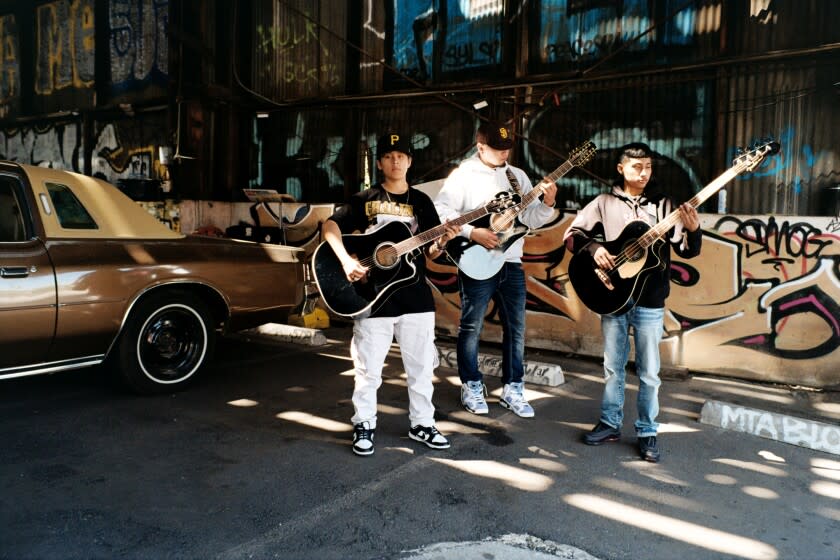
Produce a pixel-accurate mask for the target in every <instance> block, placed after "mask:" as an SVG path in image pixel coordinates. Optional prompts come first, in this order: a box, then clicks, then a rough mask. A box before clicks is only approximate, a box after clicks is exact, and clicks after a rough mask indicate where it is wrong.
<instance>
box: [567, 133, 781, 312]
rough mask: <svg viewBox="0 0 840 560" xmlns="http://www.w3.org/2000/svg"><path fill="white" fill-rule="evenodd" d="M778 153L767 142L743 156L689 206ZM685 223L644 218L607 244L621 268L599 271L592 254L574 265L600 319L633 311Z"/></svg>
mask: <svg viewBox="0 0 840 560" xmlns="http://www.w3.org/2000/svg"><path fill="white" fill-rule="evenodd" d="M778 151H779V144H778V143H777V142H766V143H764V144H762V145H761V146H759V147H757V148H755V149H753V150H752V151H750V152H747V153H744V154H743V155H740V156H738V157H737V158H735V159H734V160H733V162H732V164H733V165H732V167H730V168H729V169H727V170H726V171H725V172H724V173H723V174H721V175H720V176H719V177H718V178H716V179H715V180H714V181H712V182H711V183H709V184H708V185H707V186H706V187H704V188H703V189H702V190H701V191H700V192H699V193H697V194H696V195H695V196H694V198H692V199H691V200H689V201H688V202H689V204H691V205H692V206H694V207H695V208H697V207H698V206H700V205H701V204H702V203H703V202H705V201H706V200H707V199H708V198H709V197H710V196H712V195H713V194H714V193H716V192H717V191H719V190H720V189H721V188H723V186H724V185H726V183H728V182H729V181H731V180H732V179H733V178H735V176H737V175H738V174H739V173H742V172H744V171H752V170H753V169H755V168H756V167H758V164H759V163H761V162H762V160H764V158H765V157H766V156H767V155H768V154H775V153H776V152H778ZM679 221H680V215H679V209H677V210H674V211H673V212H671V213H670V214H668V216H666V217H665V218H663V219H662V220H661V221H660V222H659V223H657V224H656V225H655V226H653V227H650V226H649V225H648V224H647V223H646V222H644V221H642V220H636V221H632V222H630V223H629V224H627V226H626V227H625V228H624V230H623V231H622V232H621V235H619V236H618V238H616V239H614V240H612V241H607V242H604V243H602V245H603V246H604V247H605V248H606V249H607V251H609V252H610V254H611V255H615V257H616V258H615V266H614V267H613V268H611V269H608V270H602V269H601V268H600V267H598V265H596V264H595V260H594V259H593V257H592V255H591V254H590V253H589V251H587V250H585V249H583V250H581V251H578V252H577V253H576V254H575V255H574V256H573V257H572V260H571V261H570V262H569V280H570V281H571V283H572V287H574V289H575V292H577V295H578V297H579V298H580V299H581V301H582V302H583V303H584V304H585V305H586V307H588V308H589V309H591V310H592V311H594V312H595V313H598V314H600V315H610V314H621V313H624V312H625V311H628V310H629V309H631V308H632V307H633V306H634V305H635V300H636V299H637V298H638V296H639V294H640V293H641V292H642V289H644V286H645V282H646V281H647V278H648V276H649V275H650V273H651V272H652V271H654V270H656V269H660V270H661V269H662V268H663V267H664V266H665V263H664V261H663V259H662V250H663V248H664V247H665V243H666V242H665V241H664V240H663V239H662V238H663V237H664V236H665V234H667V233H668V231H670V230H671V228H673V227H674V226H675V225H676V224H677V222H679Z"/></svg>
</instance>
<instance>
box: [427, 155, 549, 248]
mask: <svg viewBox="0 0 840 560" xmlns="http://www.w3.org/2000/svg"><path fill="white" fill-rule="evenodd" d="M506 169H510V170H511V171H512V172H513V174H514V176H515V177H516V180H517V181H519V188H520V190H521V192H522V194H523V195H524V194H526V193H528V192H529V191H531V190H532V189H533V188H534V187H533V186H532V185H531V180H530V179H528V176H527V175H526V174H525V172H524V171H522V170H521V169H519V168H518V167H514V166H512V165H510V164H508V163H505V165H503V166H500V167H496V168H493V167H490V166H489V165H487V164H485V163H484V162H482V161H481V159H479V157H478V154H475V155H473V156H472V157H470V158H468V159H466V160H464V161H463V162H461V165H459V166H458V167H457V168H456V169H455V170H454V171H453V172H452V173H450V175H449V177H447V178H446V181H444V183H443V188H441V190H440V192H439V193H438V195H437V197H436V198H435V208H436V209H437V212H438V215H439V216H440V220H441V222H444V221H446V220H452V219H454V218H457V217H458V216H461V215H462V214H466V213H467V212H470V211H472V210H475V209H476V208H478V207H479V206H483V205H484V204H486V203H487V202H488V201H489V200H491V199H492V198H493V197H494V196H496V194H497V193H500V192H503V191H513V187H512V186H511V184H510V181H508V178H507V174H506V172H505V170H506ZM553 215H554V209H553V208H551V207H550V206H546V205H545V204H543V203H542V202H541V201H540V200H539V199H538V198H537V199H535V200H534V201H533V202H532V203H531V204H529V205H528V207H527V208H526V209H525V210H523V211H522V213H520V214H519V216H518V218H519V221H520V222H522V223H523V224H525V225H526V226H528V227H529V228H538V227H541V226H542V225H544V224H545V223H546V222H548V221H549V220H550V219H551V217H552V216H553ZM473 227H474V226H472V225H470V224H466V225H464V226H463V227H462V228H461V233H460V235H462V236H464V237H466V238H467V239H469V238H470V234H471V233H472V230H473ZM524 245H525V239H524V238H521V239H519V240H517V241H516V242H514V243H513V244H512V245H511V246H510V247H509V248H508V250H507V251H506V253H505V260H506V261H507V262H521V259H522V247H523V246H524Z"/></svg>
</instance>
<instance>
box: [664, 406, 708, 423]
mask: <svg viewBox="0 0 840 560" xmlns="http://www.w3.org/2000/svg"><path fill="white" fill-rule="evenodd" d="M659 410H661V411H662V412H668V413H670V414H676V415H677V416H685V417H686V418H691V419H692V420H698V419H699V418H700V413H699V412H694V411H692V410H685V409H683V408H675V407H673V406H663V407H662V408H660V409H659Z"/></svg>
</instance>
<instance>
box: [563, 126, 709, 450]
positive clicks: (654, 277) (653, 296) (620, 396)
mask: <svg viewBox="0 0 840 560" xmlns="http://www.w3.org/2000/svg"><path fill="white" fill-rule="evenodd" d="M617 169H618V175H619V176H618V178H617V180H616V182H615V183H614V185H613V188H612V191H611V192H609V193H605V194H601V195H599V196H598V197H596V198H595V199H594V200H593V201H592V202H590V203H589V204H587V205H586V207H584V208H583V210H581V211H580V212H579V213H578V215H577V216H576V217H575V219H574V221H572V224H571V226H569V229H568V230H567V231H566V235H565V237H564V241H565V243H566V247H567V248H568V249H569V250H570V251H571V252H573V253H577V252H578V251H589V253H590V254H591V255H592V257H593V260H594V262H595V264H596V265H597V266H598V267H600V268H601V269H603V270H609V269H612V268H614V267H615V266H616V264H617V263H616V256H615V255H612V254H610V252H609V251H608V250H607V249H606V247H604V246H603V245H601V243H599V240H600V241H606V242H609V241H614V240H615V239H616V238H618V237H619V236H620V234H621V233H622V231H623V230H624V228H625V227H626V226H627V224H628V223H630V222H631V221H634V220H644V221H646V222H647V223H648V225H650V226H651V227H652V226H654V225H655V224H656V223H657V222H659V221H661V220H662V219H663V218H664V217H665V216H667V215H669V214H670V213H671V212H672V211H673V208H674V204H673V202H672V201H671V199H670V198H668V197H666V196H664V195H662V194H661V193H657V192H656V191H655V190H654V189H653V188H652V187H654V185H652V184H651V176H652V174H653V152H652V151H651V149H650V148H649V147H648V146H647V145H646V144H642V143H634V144H628V145H626V146H624V147H623V148H622V150H621V155H620V159H619V162H618V166H617ZM679 213H680V219H681V222H678V223H677V225H676V226H675V227H674V228H673V229H672V231H670V232H668V235H667V236H666V240H665V244H664V246H663V248H662V251H661V255H660V257H661V259H662V264H663V266H662V267H661V268H657V269H655V270H654V271H652V272H650V274H649V276H648V277H647V280H646V282H645V284H644V287H643V288H642V291H641V292H640V293H639V294H638V297H637V299H636V301H634V302H632V303H633V304H634V305H633V306H632V307H631V308H630V309H629V310H628V311H625V312H623V313H620V314H618V315H602V316H601V332H602V335H603V337H604V379H605V386H604V395H603V398H602V401H601V418H600V420H599V422H598V424H597V425H596V426H595V427H594V428H593V429H592V431H590V432H589V433H587V434H586V435H585V436H584V443H586V444H588V445H600V444H602V443H605V442H612V441H618V440H619V438H620V435H621V424H622V421H623V419H624V384H625V375H626V372H625V367H626V365H627V360H628V358H629V356H630V328H631V327H632V328H633V341H634V346H635V350H636V360H635V363H636V372H637V374H638V376H639V395H638V398H637V400H636V408H637V412H638V419H637V420H636V423H635V428H636V436H637V438H638V446H639V454H640V455H641V457H642V458H643V459H644V460H646V461H650V462H653V463H655V462H658V461H659V458H660V451H659V446H658V444H657V441H656V434H657V429H658V427H659V425H658V424H657V423H656V416H657V415H658V414H659V386H660V384H661V381H660V379H659V342H660V341H661V340H662V333H663V322H664V316H665V299H666V298H667V297H668V294H669V293H670V289H671V284H670V263H671V253H670V250H671V249H672V248H673V250H674V251H675V252H676V253H677V254H678V255H679V256H680V257H682V258H691V257H695V256H697V255H698V254H700V246H701V241H702V232H701V230H700V220H699V217H698V215H697V210H696V209H695V208H694V207H693V206H692V205H691V204H688V203H685V204H682V205H681V206H680V207H679Z"/></svg>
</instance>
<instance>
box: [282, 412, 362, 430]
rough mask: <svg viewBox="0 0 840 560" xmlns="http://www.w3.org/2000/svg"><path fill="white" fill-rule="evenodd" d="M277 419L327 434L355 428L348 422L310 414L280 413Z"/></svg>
mask: <svg viewBox="0 0 840 560" xmlns="http://www.w3.org/2000/svg"><path fill="white" fill-rule="evenodd" d="M275 417H276V418H279V419H280V420H286V421H287V422H295V423H297V424H303V425H304V426H309V427H310V428H317V429H319V430H324V431H326V432H351V431H353V426H351V425H350V424H348V423H346V422H336V421H335V420H330V419H329V418H322V417H320V416H315V415H314V414H309V413H308V412H300V411H295V410H289V411H287V412H279V413H277V414H276V415H275Z"/></svg>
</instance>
